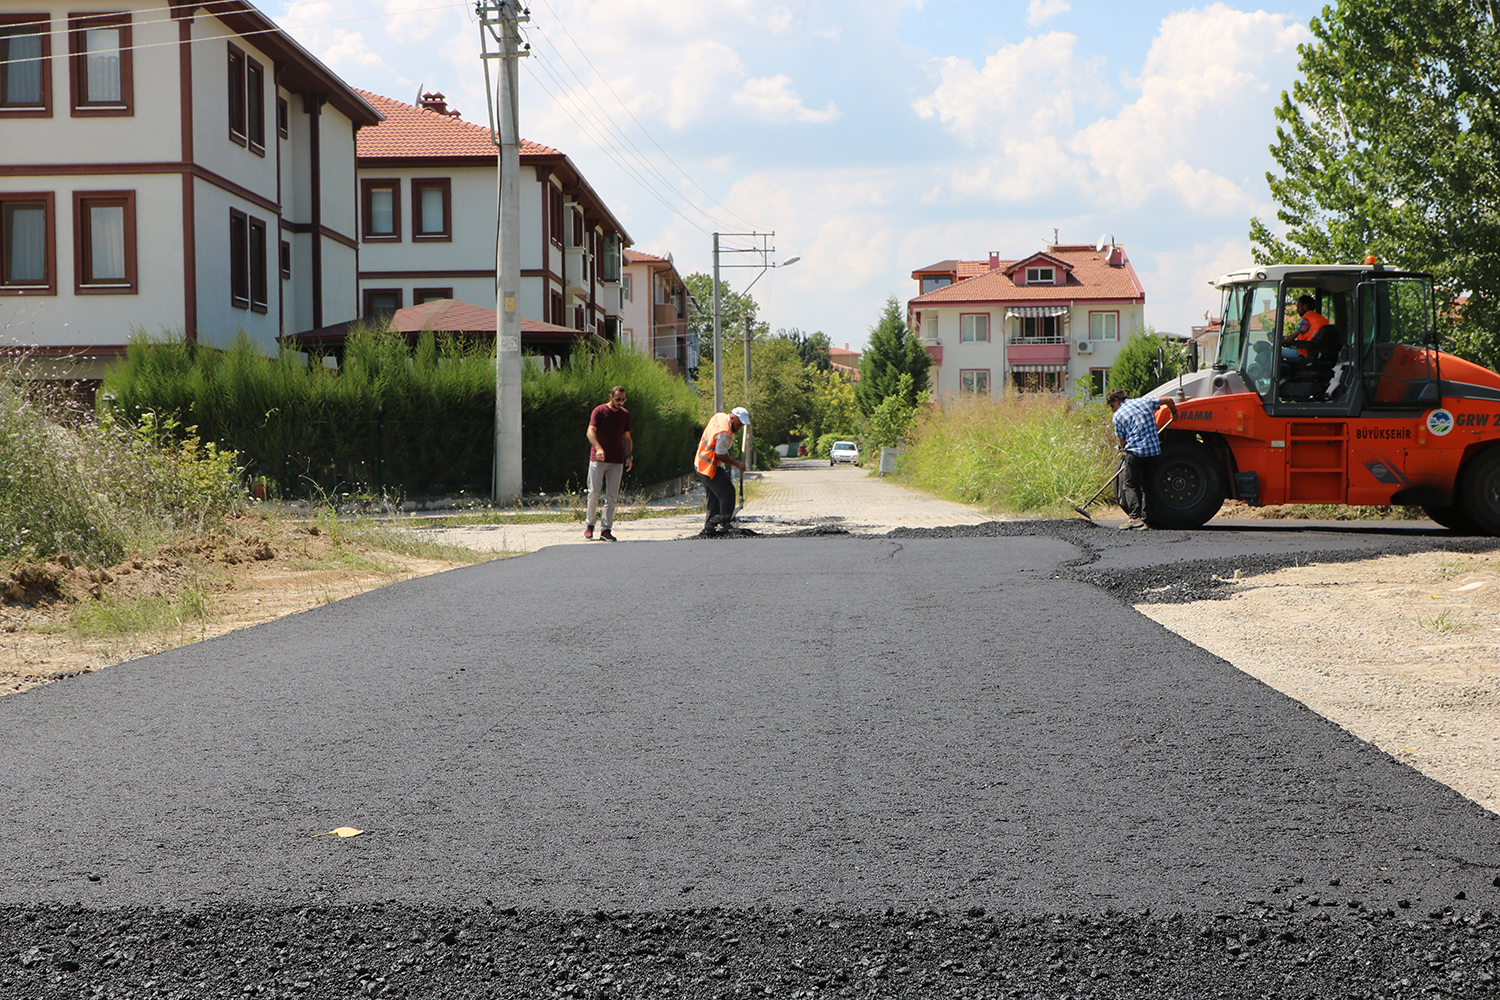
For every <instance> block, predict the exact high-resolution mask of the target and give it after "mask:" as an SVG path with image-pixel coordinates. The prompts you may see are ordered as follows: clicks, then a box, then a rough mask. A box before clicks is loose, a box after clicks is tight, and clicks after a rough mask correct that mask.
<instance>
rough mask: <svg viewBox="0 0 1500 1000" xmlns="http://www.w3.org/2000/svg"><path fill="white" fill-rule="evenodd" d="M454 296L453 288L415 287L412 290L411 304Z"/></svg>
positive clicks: (415, 304) (416, 304)
mask: <svg viewBox="0 0 1500 1000" xmlns="http://www.w3.org/2000/svg"><path fill="white" fill-rule="evenodd" d="M451 298H453V289H451V288H413V289H412V292H411V304H412V305H414V306H419V305H421V304H422V303H423V302H432V301H433V300H435V299H451Z"/></svg>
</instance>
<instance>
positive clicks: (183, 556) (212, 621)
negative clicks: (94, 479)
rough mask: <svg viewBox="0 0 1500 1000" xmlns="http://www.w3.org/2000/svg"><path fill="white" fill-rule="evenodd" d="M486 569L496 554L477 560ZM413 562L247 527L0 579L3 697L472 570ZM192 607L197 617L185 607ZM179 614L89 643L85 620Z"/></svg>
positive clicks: (324, 536)
mask: <svg viewBox="0 0 1500 1000" xmlns="http://www.w3.org/2000/svg"><path fill="white" fill-rule="evenodd" d="M484 558H493V554H488V555H477V556H476V557H475V559H484ZM473 561H475V560H474V559H469V560H466V561H444V560H436V559H421V558H416V557H413V556H408V555H404V554H399V553H394V552H391V551H389V550H387V549H385V548H383V547H382V546H380V545H379V544H378V543H376V542H369V541H361V540H358V539H353V538H351V537H349V536H348V535H341V536H340V537H339V538H337V539H335V538H334V537H333V536H331V535H330V534H329V533H328V532H327V531H324V530H322V529H320V528H319V527H318V526H317V525H314V524H307V523H297V522H291V521H283V520H277V519H274V518H265V517H261V516H255V515H245V516H241V517H237V518H232V519H230V520H228V521H226V522H225V524H224V525H223V526H222V528H220V529H219V530H216V531H214V532H212V533H209V534H205V535H202V536H200V537H196V538H190V539H186V540H182V541H179V542H176V543H174V544H172V545H170V546H168V547H166V548H163V549H161V550H159V551H156V552H152V553H147V554H142V555H138V556H136V557H133V558H131V559H128V560H126V561H125V562H122V563H120V564H119V565H116V566H110V567H108V568H96V569H88V568H85V567H81V566H77V565H74V564H73V562H72V560H70V559H68V558H67V557H66V556H62V557H60V558H59V559H57V560H55V561H53V562H50V563H45V564H31V565H21V566H13V567H11V568H10V569H9V571H4V570H0V695H5V694H11V693H14V692H17V691H24V690H26V689H28V688H32V687H35V686H37V685H39V684H45V683H47V682H49V681H54V680H57V679H59V678H62V677H71V676H74V675H76V674H80V673H86V672H88V671H91V670H98V669H100V668H101V667H107V666H110V665H112V664H115V663H120V662H123V661H125V660H131V659H134V658H136V657H138V656H146V655H148V654H150V653H159V652H161V651H162V650H165V649H171V648H173V647H175V646H181V645H185V644H187V643H191V642H197V641H199V640H201V639H207V638H211V637H213V636H217V635H223V634H224V633H226V632H233V631H235V630H236V629H241V628H245V627H246V626H249V625H256V624H259V623H260V622H265V621H270V620H271V619H273V618H280V617H282V616H283V615H289V614H295V613H296V612H298V611H306V610H308V609H309V608H313V607H317V606H318V605H320V604H327V603H329V602H331V601H336V600H338V599H340V598H343V597H349V596H351V595H353V594H359V593H363V592H364V591H367V590H373V589H375V588H377V587H383V586H386V585H387V584H391V583H395V582H397V581H398V580H405V579H409V578H411V577H416V576H426V575H428V574H430V573H440V572H442V571H443V570H447V569H453V568H455V567H457V566H461V565H465V564H466V562H473ZM185 594H186V595H201V598H202V600H201V608H202V610H203V612H204V613H203V614H202V615H200V614H197V613H195V610H196V606H195V604H194V603H193V602H191V601H190V602H186V603H184V602H183V600H182V599H183V596H184V595H185ZM149 598H155V599H158V601H157V606H158V607H160V606H161V604H162V602H167V603H169V604H170V603H174V602H175V603H177V604H178V607H177V610H176V612H175V613H173V614H169V615H168V616H167V617H168V623H167V624H165V625H163V626H159V627H158V628H156V629H154V630H151V631H147V632H137V633H134V634H114V635H100V636H94V635H89V634H88V633H89V632H90V631H91V629H89V627H88V625H87V624H85V621H86V619H88V618H91V617H95V618H96V617H98V616H97V615H90V614H89V612H91V611H95V612H97V611H103V610H108V609H119V608H130V607H131V606H135V605H139V603H140V599H149Z"/></svg>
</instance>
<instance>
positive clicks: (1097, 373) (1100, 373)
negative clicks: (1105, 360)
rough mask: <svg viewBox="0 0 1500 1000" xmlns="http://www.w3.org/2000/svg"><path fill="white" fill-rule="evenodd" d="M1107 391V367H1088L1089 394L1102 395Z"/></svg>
mask: <svg viewBox="0 0 1500 1000" xmlns="http://www.w3.org/2000/svg"><path fill="white" fill-rule="evenodd" d="M1108 392H1109V369H1108V368H1090V369H1089V395H1090V396H1103V395H1105V394H1106V393H1108Z"/></svg>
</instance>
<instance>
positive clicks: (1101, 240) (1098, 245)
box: [1094, 233, 1104, 251]
mask: <svg viewBox="0 0 1500 1000" xmlns="http://www.w3.org/2000/svg"><path fill="white" fill-rule="evenodd" d="M1094 249H1095V250H1098V251H1103V250H1104V234H1103V233H1100V234H1099V242H1098V243H1096V244H1094Z"/></svg>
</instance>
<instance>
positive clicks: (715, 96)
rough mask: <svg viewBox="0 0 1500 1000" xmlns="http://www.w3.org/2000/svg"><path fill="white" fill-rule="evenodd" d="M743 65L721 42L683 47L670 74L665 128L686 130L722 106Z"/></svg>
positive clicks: (707, 42)
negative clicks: (715, 108)
mask: <svg viewBox="0 0 1500 1000" xmlns="http://www.w3.org/2000/svg"><path fill="white" fill-rule="evenodd" d="M744 72H745V70H744V64H743V63H741V62H740V57H739V55H738V54H736V52H735V51H734V50H733V49H731V48H730V47H729V46H727V45H725V44H723V43H722V42H714V41H700V42H695V43H694V44H692V45H689V46H687V48H686V49H685V50H683V52H682V55H681V57H680V58H679V59H678V60H677V64H676V66H675V67H673V70H672V82H671V84H670V85H669V87H668V94H667V109H666V110H667V124H668V125H670V126H671V127H672V128H674V129H681V128H686V127H687V126H688V125H690V124H692V123H693V122H695V121H697V120H698V119H700V118H702V117H703V116H704V115H706V114H707V113H708V112H709V109H711V108H713V107H715V106H718V105H720V104H722V102H723V100H724V97H725V96H726V91H728V90H729V88H730V86H732V81H733V80H734V79H735V78H738V77H741V76H743V75H744Z"/></svg>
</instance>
